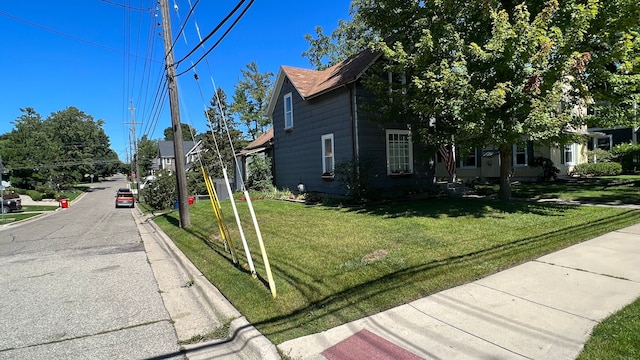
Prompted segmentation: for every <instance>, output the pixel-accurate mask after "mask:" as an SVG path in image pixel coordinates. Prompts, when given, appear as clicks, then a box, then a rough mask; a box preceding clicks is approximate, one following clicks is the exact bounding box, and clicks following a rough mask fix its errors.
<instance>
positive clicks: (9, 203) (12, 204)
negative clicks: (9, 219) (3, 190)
mask: <svg viewBox="0 0 640 360" xmlns="http://www.w3.org/2000/svg"><path fill="white" fill-rule="evenodd" d="M18 210H22V201H20V198H19V197H18V198H14V199H2V213H3V214H7V213H9V212H11V211H18Z"/></svg>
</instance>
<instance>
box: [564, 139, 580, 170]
mask: <svg viewBox="0 0 640 360" xmlns="http://www.w3.org/2000/svg"><path fill="white" fill-rule="evenodd" d="M562 156H563V158H562V159H563V160H564V164H566V165H576V164H577V163H578V144H567V145H565V146H564V153H563V155H562Z"/></svg>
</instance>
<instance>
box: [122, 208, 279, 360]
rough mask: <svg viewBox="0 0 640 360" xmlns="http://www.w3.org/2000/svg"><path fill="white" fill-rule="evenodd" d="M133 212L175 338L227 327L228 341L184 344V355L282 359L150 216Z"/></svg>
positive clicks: (186, 338)
mask: <svg viewBox="0 0 640 360" xmlns="http://www.w3.org/2000/svg"><path fill="white" fill-rule="evenodd" d="M131 211H132V214H133V217H134V219H135V221H136V224H137V226H138V231H139V232H140V237H141V239H142V242H143V243H144V247H145V251H146V252H147V258H148V260H149V264H150V265H151V269H152V270H153V274H154V276H155V278H156V281H157V282H158V287H159V289H160V292H161V295H162V299H163V301H164V305H165V307H166V309H167V311H168V312H169V315H170V316H171V320H172V321H173V324H174V327H175V330H176V333H177V335H178V340H179V341H180V342H188V341H189V340H191V339H194V338H198V337H206V336H207V335H208V334H210V333H212V332H213V331H215V330H217V329H218V328H221V327H224V326H228V327H229V337H228V338H226V339H214V340H208V341H205V342H195V343H193V344H189V345H184V346H182V350H183V354H184V355H186V356H187V358H189V359H190V360H198V359H202V360H204V359H214V358H215V359H228V360H232V359H233V360H235V359H255V360H262V359H264V360H271V359H274V360H275V359H280V356H279V355H278V351H277V349H276V347H275V345H273V344H272V343H271V342H270V341H269V340H267V338H266V337H265V336H264V335H262V334H261V333H260V332H259V331H258V330H256V329H255V327H253V325H251V324H250V323H249V322H248V321H247V320H246V318H245V317H244V316H242V314H240V312H238V310H236V308H235V307H233V305H232V304H231V303H230V302H229V301H228V300H227V299H226V298H225V297H224V295H222V293H220V291H218V289H216V288H215V287H214V286H213V285H212V284H211V282H209V280H208V279H207V278H206V277H205V276H204V275H203V274H202V273H201V272H200V271H199V270H198V269H197V268H196V267H195V266H194V265H193V263H191V261H190V260H189V259H188V258H187V257H186V256H185V255H184V254H183V253H182V252H181V251H180V249H178V248H177V246H176V245H175V244H174V243H173V241H171V239H170V238H168V237H167V235H166V234H165V233H164V232H163V231H162V230H161V229H160V228H158V227H157V225H155V223H154V222H153V221H150V220H149V219H150V218H147V217H145V216H144V215H143V214H142V213H141V212H140V210H139V209H138V208H135V209H133V210H131Z"/></svg>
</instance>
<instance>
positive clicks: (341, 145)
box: [273, 81, 353, 193]
mask: <svg viewBox="0 0 640 360" xmlns="http://www.w3.org/2000/svg"><path fill="white" fill-rule="evenodd" d="M289 92H291V93H292V102H293V128H291V129H286V130H285V128H284V104H283V96H284V95H285V94H287V93H289ZM273 127H274V140H275V141H274V163H275V173H276V179H275V182H276V186H277V187H279V188H288V189H291V190H293V189H296V188H297V186H298V184H299V183H302V184H304V185H305V188H306V190H307V191H314V192H325V193H343V192H344V190H343V189H341V187H340V184H339V182H338V180H337V179H334V180H327V179H322V143H321V138H322V135H325V134H330V133H332V134H333V141H334V152H335V153H334V163H335V164H337V163H338V162H340V161H343V160H348V159H351V158H352V157H353V146H352V138H353V135H352V131H351V116H350V112H349V96H348V90H347V89H345V88H341V89H338V90H336V91H333V92H331V93H330V94H326V95H323V96H319V97H317V98H314V99H311V100H307V101H305V100H304V99H302V97H301V96H300V94H299V93H298V92H297V91H296V89H295V88H294V87H293V86H292V85H291V83H290V82H288V81H285V83H284V84H283V86H282V90H281V92H280V97H279V99H278V101H277V103H276V106H275V108H274V112H273ZM291 164H296V165H297V166H291Z"/></svg>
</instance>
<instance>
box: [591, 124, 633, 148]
mask: <svg viewBox="0 0 640 360" xmlns="http://www.w3.org/2000/svg"><path fill="white" fill-rule="evenodd" d="M590 131H597V132H600V133H603V134H605V135H607V136H611V147H612V148H613V147H614V146H616V145H620V144H626V143H630V142H633V139H634V136H633V131H634V129H633V128H630V127H629V128H616V129H590ZM594 141H595V139H594V140H591V141H589V144H588V146H589V150H593V149H594Z"/></svg>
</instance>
